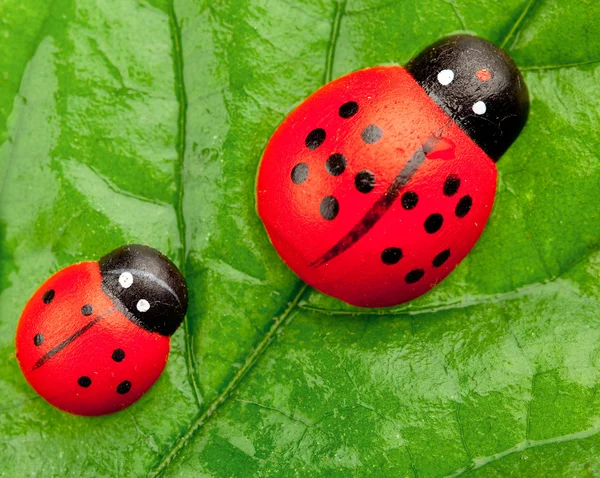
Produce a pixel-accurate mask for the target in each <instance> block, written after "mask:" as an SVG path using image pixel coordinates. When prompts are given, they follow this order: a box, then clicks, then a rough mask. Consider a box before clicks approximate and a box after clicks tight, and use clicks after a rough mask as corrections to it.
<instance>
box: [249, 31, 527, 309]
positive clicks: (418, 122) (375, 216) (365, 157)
mask: <svg viewBox="0 0 600 478" xmlns="http://www.w3.org/2000/svg"><path fill="white" fill-rule="evenodd" d="M528 111H529V96H528V92H527V86H526V85H525V82H524V80H523V76H522V75H521V73H520V72H519V70H518V69H517V67H516V65H515V64H514V62H513V61H512V59H511V58H510V57H509V56H508V55H507V54H506V53H505V52H504V51H502V50H501V49H500V48H497V47H496V46H494V45H493V44H492V43H490V42H489V41H487V40H484V39H482V38H479V37H475V36H470V35H456V36H451V37H447V38H444V39H442V40H440V41H438V42H437V43H434V44H433V45H431V46H429V47H428V48H426V49H425V50H423V51H422V52H421V53H420V54H419V55H418V56H417V57H415V58H414V59H412V60H411V61H410V62H409V63H408V64H407V66H406V67H405V68H403V67H400V66H379V67H374V68H367V69H364V70H361V71H357V72H354V73H351V74H349V75H346V76H344V77H342V78H339V79H337V80H335V81H332V82H330V83H328V84H327V85H325V86H323V87H322V88H321V89H319V90H318V91H316V92H315V93H313V94H312V95H311V96H309V97H308V98H307V99H306V100H305V101H304V102H303V103H301V104H300V106H298V107H297V108H296V109H295V110H294V111H293V112H292V113H291V114H290V115H289V116H288V117H287V118H286V119H285V120H284V121H283V123H282V124H281V125H280V126H279V128H278V129H277V130H276V132H275V133H274V134H273V136H272V138H271V139H270V141H269V143H268V145H267V147H266V149H265V152H264V154H263V157H262V160H261V163H260V167H259V172H258V180H257V202H258V213H259V215H260V217H261V219H262V221H263V223H264V225H265V228H266V231H267V233H268V235H269V238H270V240H271V242H272V243H273V245H274V246H275V248H276V249H277V251H278V253H279V255H280V256H281V257H282V259H283V260H284V261H285V262H286V263H287V264H288V265H289V266H290V267H291V268H292V269H293V270H294V272H296V274H297V275H298V276H300V278H301V279H303V280H304V281H305V282H307V283H308V284H309V285H311V286H313V287H314V288H316V289H318V290H320V291H322V292H324V293H326V294H329V295H331V296H333V297H336V298H338V299H341V300H343V301H345V302H348V303H350V304H352V305H356V306H361V307H387V306H393V305H397V304H400V303H403V302H406V301H409V300H412V299H414V298H416V297H418V296H420V295H422V294H424V293H425V292H427V291H429V290H430V289H431V288H432V287H434V286H435V285H436V284H438V283H439V282H440V281H441V280H443V279H444V278H445V277H446V276H447V275H448V274H449V273H450V272H451V271H452V270H453V269H454V268H455V267H456V266H457V265H458V264H459V263H460V261H461V260H462V259H463V258H464V257H465V256H466V255H467V253H468V252H469V251H470V250H471V248H472V247H473V246H474V245H475V242H477V239H478V238H479V236H480V235H481V233H482V231H483V228H484V226H485V224H486V222H487V219H488V217H489V215H490V212H491V210H492V206H493V203H494V196H495V192H496V176H497V170H496V164H495V163H496V161H498V159H499V158H500V157H501V156H502V154H503V153H504V152H505V151H506V150H507V149H508V148H509V146H510V145H511V144H512V143H513V141H514V140H515V139H516V138H517V136H518V135H519V133H520V132H521V130H522V129H523V127H524V125H525V122H526V120H527V116H528Z"/></svg>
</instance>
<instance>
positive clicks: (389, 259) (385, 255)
mask: <svg viewBox="0 0 600 478" xmlns="http://www.w3.org/2000/svg"><path fill="white" fill-rule="evenodd" d="M400 259H402V249H400V248H398V247H388V248H387V249H385V250H384V251H383V252H382V253H381V262H383V263H384V264H387V265H388V266H391V265H393V264H397V263H398V261H399V260H400Z"/></svg>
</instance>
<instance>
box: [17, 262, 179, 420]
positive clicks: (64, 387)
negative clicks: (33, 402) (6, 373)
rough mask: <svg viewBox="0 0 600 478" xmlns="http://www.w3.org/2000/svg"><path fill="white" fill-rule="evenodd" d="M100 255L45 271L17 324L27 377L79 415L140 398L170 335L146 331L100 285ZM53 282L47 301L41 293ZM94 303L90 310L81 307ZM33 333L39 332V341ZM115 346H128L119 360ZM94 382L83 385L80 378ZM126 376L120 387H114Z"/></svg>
mask: <svg viewBox="0 0 600 478" xmlns="http://www.w3.org/2000/svg"><path fill="white" fill-rule="evenodd" d="M101 282H102V277H101V275H100V268H99V265H98V263H97V262H82V263H79V264H75V265H72V266H69V267H67V268H65V269H63V270H61V271H59V272H57V273H56V274H54V275H53V276H52V277H50V279H48V280H47V281H46V282H45V283H44V284H43V285H42V286H41V287H40V288H39V289H38V290H37V291H36V292H35V294H33V296H32V297H31V299H30V300H29V302H28V303H27V305H26V306H25V309H24V311H23V314H22V316H21V320H20V322H19V326H18V328H17V337H16V348H17V359H18V360H19V364H20V366H21V369H22V371H23V374H24V375H25V378H26V379H27V381H28V382H29V384H30V385H31V386H32V387H33V388H34V389H35V390H36V392H37V393H39V394H40V395H41V396H42V397H43V398H44V399H46V400H47V401H48V402H49V403H51V404H52V405H54V406H55V407H57V408H60V409H61V410H64V411H67V412H70V413H75V414H78V415H103V414H106V413H112V412H116V411H118V410H121V409H123V408H125V407H127V406H129V405H131V404H132V403H133V402H135V401H136V400H138V399H139V398H140V397H141V396H142V395H143V394H144V393H145V392H146V391H147V390H148V389H149V388H150V387H151V386H152V385H153V384H154V382H155V381H156V380H157V379H158V377H159V376H160V374H161V373H162V371H163V369H164V367H165V364H166V361H167V358H168V354H169V337H167V336H163V335H160V334H157V333H150V332H148V331H146V330H144V329H143V328H141V327H139V326H137V325H135V324H134V323H133V322H131V321H130V320H129V319H128V318H127V317H126V316H125V315H124V314H123V313H122V312H121V311H119V309H118V308H117V307H116V306H115V304H114V303H113V301H112V300H111V299H110V298H109V297H108V296H107V295H106V294H105V293H104V292H103V291H102V288H101ZM50 289H53V290H54V291H55V296H54V298H53V300H52V301H51V302H50V303H49V304H45V303H44V300H43V297H44V294H45V293H46V291H48V290H50ZM86 304H91V305H92V306H93V311H92V314H91V315H89V316H84V315H83V314H82V313H81V308H82V307H83V306H84V305H86ZM98 317H101V318H100V319H99V320H98V321H97V322H96V323H95V325H93V326H92V327H90V328H89V329H88V330H87V331H85V332H84V333H82V334H81V335H79V336H78V337H77V338H76V339H75V340H73V341H72V342H71V343H70V344H69V345H67V346H65V347H64V348H63V349H62V350H61V351H60V352H58V353H56V355H54V356H52V357H50V358H49V359H48V360H46V361H45V362H44V363H43V364H42V365H41V366H37V367H36V363H37V362H38V361H39V360H40V358H41V357H42V356H43V355H44V354H46V353H47V352H48V351H50V350H51V349H53V348H54V347H56V346H58V345H59V344H60V343H61V342H63V341H64V340H65V339H67V338H68V337H71V336H73V335H74V334H75V333H76V332H77V331H78V330H80V329H82V327H84V326H85V325H86V324H88V323H90V322H91V321H93V320H95V319H96V318H98ZM37 334H42V335H43V336H44V342H43V343H42V344H41V345H40V346H36V345H35V344H34V337H35V336H36V335H37ZM116 349H122V350H123V351H124V352H125V358H124V359H123V360H122V361H121V362H116V361H114V360H113V359H112V354H113V352H114V351H115V350H116ZM82 376H86V377H89V378H90V379H91V380H92V384H91V385H90V386H89V387H87V388H84V387H81V386H80V385H79V384H78V379H79V378H80V377H82ZM124 381H129V382H131V389H130V390H129V391H128V392H127V393H125V394H119V393H117V392H116V390H117V387H118V385H119V384H120V383H122V382H124Z"/></svg>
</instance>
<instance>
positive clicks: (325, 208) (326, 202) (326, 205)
mask: <svg viewBox="0 0 600 478" xmlns="http://www.w3.org/2000/svg"><path fill="white" fill-rule="evenodd" d="M338 212H340V205H339V203H338V201H337V199H336V198H334V197H333V196H325V197H324V198H323V200H322V201H321V216H323V219H326V220H328V221H331V220H332V219H334V218H335V216H337V215H338Z"/></svg>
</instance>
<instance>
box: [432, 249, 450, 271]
mask: <svg viewBox="0 0 600 478" xmlns="http://www.w3.org/2000/svg"><path fill="white" fill-rule="evenodd" d="M449 257H450V249H446V250H445V251H442V252H440V253H439V254H438V255H437V256H435V257H434V258H433V261H431V265H432V266H433V267H441V266H442V265H444V263H445V262H446V261H447V260H448V258H449Z"/></svg>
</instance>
